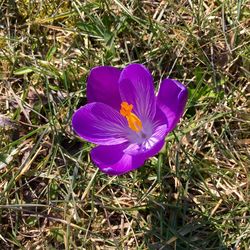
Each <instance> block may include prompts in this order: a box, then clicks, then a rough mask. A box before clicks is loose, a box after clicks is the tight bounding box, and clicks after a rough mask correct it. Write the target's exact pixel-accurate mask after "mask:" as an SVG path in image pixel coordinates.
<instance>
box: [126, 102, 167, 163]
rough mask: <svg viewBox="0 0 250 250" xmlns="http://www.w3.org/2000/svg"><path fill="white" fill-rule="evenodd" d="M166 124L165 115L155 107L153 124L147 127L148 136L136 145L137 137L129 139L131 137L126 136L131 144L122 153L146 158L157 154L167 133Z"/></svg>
mask: <svg viewBox="0 0 250 250" xmlns="http://www.w3.org/2000/svg"><path fill="white" fill-rule="evenodd" d="M167 122H168V121H167V118H166V116H165V114H164V113H163V112H162V111H161V109H160V108H158V107H157V111H156V115H155V117H154V120H153V123H152V124H151V126H149V130H150V131H151V132H150V134H149V135H150V136H149V137H148V138H147V139H144V140H143V142H142V143H138V141H137V140H138V137H134V138H131V136H128V138H129V140H130V141H132V143H131V144H130V145H129V146H128V147H127V148H126V149H125V150H124V152H125V153H127V154H130V155H139V154H144V155H145V157H147V158H148V157H152V156H153V155H155V154H156V153H158V152H159V151H160V150H161V148H162V147H163V145H164V139H165V137H166V135H167V133H168V124H167ZM150 127H151V128H150ZM145 135H146V136H147V131H145Z"/></svg>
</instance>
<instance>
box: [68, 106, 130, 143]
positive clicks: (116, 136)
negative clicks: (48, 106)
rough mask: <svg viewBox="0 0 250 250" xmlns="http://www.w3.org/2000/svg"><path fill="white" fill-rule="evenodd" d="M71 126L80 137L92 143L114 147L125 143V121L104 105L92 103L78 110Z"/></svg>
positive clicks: (126, 128) (117, 113) (126, 127)
mask: <svg viewBox="0 0 250 250" xmlns="http://www.w3.org/2000/svg"><path fill="white" fill-rule="evenodd" d="M72 126H73V128H74V130H75V132H76V133H77V134H78V135H79V136H80V137H82V138H84V139H85V140H87V141H89V142H92V143H96V144H100V145H115V144H120V143H123V142H125V141H127V139H126V134H127V130H128V126H127V121H126V119H125V118H124V117H123V116H122V115H121V114H120V113H119V112H118V111H116V110H115V109H113V108H111V107H110V106H108V105H106V104H104V103H98V102H92V103H89V104H87V105H85V106H83V107H81V108H80V109H78V110H77V111H76V112H75V113H74V115H73V118H72Z"/></svg>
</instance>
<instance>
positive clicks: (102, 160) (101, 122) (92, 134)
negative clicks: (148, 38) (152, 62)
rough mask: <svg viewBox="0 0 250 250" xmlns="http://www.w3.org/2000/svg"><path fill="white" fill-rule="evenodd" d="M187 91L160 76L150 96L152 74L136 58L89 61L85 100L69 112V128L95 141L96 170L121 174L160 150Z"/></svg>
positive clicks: (177, 115)
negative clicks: (122, 63) (114, 63)
mask: <svg viewBox="0 0 250 250" xmlns="http://www.w3.org/2000/svg"><path fill="white" fill-rule="evenodd" d="M187 96H188V91H187V88H186V87H185V86H183V85H182V84H181V83H179V82H178V81H176V80H172V79H165V80H163V81H162V83H161V85H160V90H159V93H158V95H157V96H155V93H154V85H153V77H152V75H151V73H150V72H149V70H148V69H147V68H145V67H144V66H143V65H141V64H130V65H129V66H127V67H125V68H124V69H123V70H119V69H117V68H114V67H111V66H99V67H95V68H93V69H92V70H91V72H90V75H89V77H88V80H87V99H88V102H89V103H88V104H86V105H85V106H83V107H81V108H79V109H78V110H77V111H76V112H75V113H74V115H73V118H72V125H73V129H74V130H75V132H76V133H77V134H78V135H79V136H80V137H82V138H83V139H85V140H86V141H89V142H92V143H95V144H97V145H98V146H97V147H95V148H93V149H92V151H91V153H90V155H91V158H92V161H93V162H94V163H95V164H96V165H97V166H98V167H99V168H100V170H101V171H102V172H104V173H106V174H109V175H121V174H124V173H127V172H129V171H131V170H134V169H136V168H139V167H141V166H142V165H143V164H144V162H145V160H146V159H148V158H149V157H152V156H154V155H155V154H156V153H158V152H159V151H160V150H161V148H162V147H163V145H164V139H165V137H166V135H167V134H168V133H169V132H170V131H172V130H173V129H174V127H175V126H176V124H177V123H178V122H179V120H180V117H181V116H182V114H183V111H184V107H185V104H186V101H187Z"/></svg>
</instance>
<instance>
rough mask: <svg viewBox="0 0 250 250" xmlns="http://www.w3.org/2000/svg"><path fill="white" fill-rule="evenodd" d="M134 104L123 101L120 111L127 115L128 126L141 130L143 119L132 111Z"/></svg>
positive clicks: (136, 130)
mask: <svg viewBox="0 0 250 250" xmlns="http://www.w3.org/2000/svg"><path fill="white" fill-rule="evenodd" d="M132 109H133V105H132V104H128V103H127V102H122V103H121V110H120V113H121V115H122V116H124V117H126V119H127V121H128V126H129V127H130V128H131V129H132V130H134V131H135V132H140V131H141V130H142V122H141V120H140V119H139V118H138V117H137V116H136V115H135V114H134V113H133V112H132Z"/></svg>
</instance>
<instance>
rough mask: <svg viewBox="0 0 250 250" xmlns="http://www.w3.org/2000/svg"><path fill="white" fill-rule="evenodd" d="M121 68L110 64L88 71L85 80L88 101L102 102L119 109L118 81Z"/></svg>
mask: <svg viewBox="0 0 250 250" xmlns="http://www.w3.org/2000/svg"><path fill="white" fill-rule="evenodd" d="M120 74H121V70H119V69H117V68H115V67H112V66H98V67H95V68H93V69H92V70H91V71H90V74H89V77H88V80H87V99H88V102H89V103H90V102H102V103H105V104H108V105H109V106H111V107H113V108H114V109H116V110H120V107H121V97H120V93H119V86H118V81H119V77H120Z"/></svg>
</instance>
